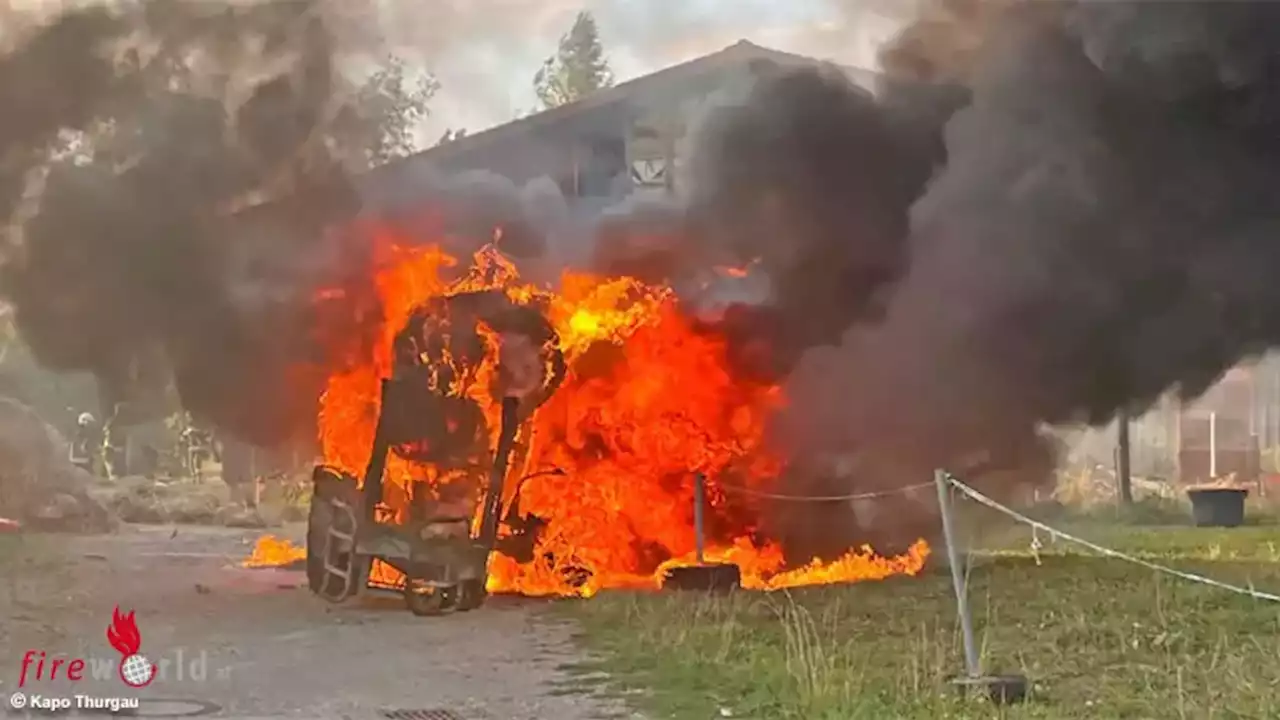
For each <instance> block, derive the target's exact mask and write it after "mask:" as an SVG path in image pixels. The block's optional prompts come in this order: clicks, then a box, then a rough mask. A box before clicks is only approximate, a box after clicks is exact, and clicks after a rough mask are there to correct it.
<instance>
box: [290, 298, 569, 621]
mask: <svg viewBox="0 0 1280 720" xmlns="http://www.w3.org/2000/svg"><path fill="white" fill-rule="evenodd" d="M565 372H566V366H565V360H564V355H563V353H562V352H561V349H560V340H559V337H558V336H557V334H556V332H555V330H554V328H553V327H552V326H551V325H550V323H549V322H547V320H546V318H545V317H544V316H543V314H542V313H541V312H540V310H539V309H538V308H536V307H531V306H528V305H522V304H519V303H517V302H515V301H513V300H512V299H511V298H510V297H509V296H508V295H507V294H506V293H505V292H503V291H501V290H485V291H477V292H465V293H458V294H454V295H447V296H442V297H436V298H432V299H431V300H429V301H428V302H426V303H424V304H423V305H421V306H419V307H418V308H417V309H416V310H415V311H414V312H413V313H412V315H411V316H410V318H409V320H408V322H407V323H406V325H405V326H404V328H403V329H402V330H401V331H400V332H399V333H398V334H397V335H396V337H395V339H394V342H393V348H392V362H391V369H390V373H389V375H390V377H386V378H384V379H383V380H382V386H381V399H380V404H379V406H378V418H377V424H376V430H375V431H374V437H373V442H372V448H371V452H370V455H369V460H368V464H367V466H366V467H365V470H364V476H363V478H360V479H357V478H356V477H353V476H352V475H351V474H350V473H347V472H344V471H342V470H340V469H337V468H334V467H331V466H326V465H321V466H318V467H317V468H316V469H315V473H314V475H313V485H314V487H313V495H312V501H311V510H310V515H309V517H308V528H307V557H306V564H307V575H308V581H309V585H310V588H311V590H312V592H314V593H315V594H316V595H319V596H320V597H322V598H324V599H325V600H328V601H331V602H335V603H339V602H344V601H346V600H348V599H350V598H352V597H355V596H357V595H359V594H361V593H363V592H365V591H367V590H374V591H383V592H386V591H390V592H399V593H402V594H403V596H404V599H405V602H406V604H407V606H408V608H409V610H410V611H412V612H413V613H414V614H416V615H438V614H442V613H446V612H451V611H453V610H471V609H474V608H477V607H479V606H480V605H481V604H482V603H483V602H484V600H485V598H486V596H487V592H486V587H485V586H486V581H487V579H488V565H489V557H490V554H491V553H492V552H494V551H496V552H500V553H503V554H505V555H508V556H511V557H513V558H515V559H516V560H517V561H518V562H528V561H529V560H530V559H531V558H532V557H533V548H534V543H535V542H536V540H537V536H538V532H539V530H540V529H541V528H542V527H543V526H544V525H545V523H544V522H543V521H541V520H540V519H539V518H537V517H535V516H532V515H529V516H524V517H522V516H521V515H520V510H519V495H520V489H521V488H520V484H519V483H517V484H516V486H515V487H513V488H511V489H510V491H506V486H507V483H506V477H507V474H508V467H509V466H511V464H512V463H511V456H512V455H513V451H515V452H516V454H519V453H523V452H527V450H528V447H527V443H524V447H517V437H518V436H519V435H520V430H521V427H522V425H524V424H525V423H526V422H527V421H528V420H529V419H530V418H531V417H532V415H533V412H534V411H535V410H536V409H537V408H538V407H539V406H541V405H542V404H543V403H544V402H545V401H546V400H547V399H548V398H549V397H550V396H551V394H552V393H553V392H554V391H555V390H556V389H557V388H558V387H559V385H560V384H561V382H563V380H564V377H565ZM495 425H496V426H497V434H496V443H495V442H494V440H495V436H494V433H493V431H492V428H493V427H494V426H495ZM391 463H394V464H396V466H397V470H398V471H403V470H404V469H406V468H409V469H410V472H409V473H408V479H407V480H404V481H400V479H399V478H403V477H404V475H403V474H402V475H400V476H399V478H398V481H397V482H396V483H388V482H387V481H386V480H387V477H388V470H389V464H391ZM516 464H517V466H518V465H519V463H518V462H517V463H516ZM482 478H487V482H483V483H481V482H480V480H481V479H482ZM391 492H401V493H403V494H404V495H405V496H404V497H403V498H401V499H402V500H403V502H397V503H392V502H388V497H389V493H391Z"/></svg>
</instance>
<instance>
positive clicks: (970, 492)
mask: <svg viewBox="0 0 1280 720" xmlns="http://www.w3.org/2000/svg"><path fill="white" fill-rule="evenodd" d="M947 482H949V483H951V485H952V486H953V487H955V488H956V489H957V490H959V491H960V492H962V493H964V494H965V495H966V496H968V498H969V499H970V500H973V501H974V502H977V503H979V504H981V505H985V506H987V507H989V508H991V509H992V510H995V511H997V512H1001V513H1004V514H1005V515H1008V516H1009V517H1011V518H1013V519H1015V520H1018V521H1019V522H1023V523H1026V524H1027V525H1030V526H1031V527H1033V528H1037V529H1039V530H1043V531H1044V532H1046V533H1049V535H1050V537H1061V538H1064V539H1066V540H1070V541H1071V542H1074V543H1076V544H1079V545H1083V546H1084V547H1087V548H1089V549H1090V550H1092V551H1094V552H1096V553H1098V554H1100V555H1105V556H1107V557H1110V558H1115V559H1117V560H1124V561H1126V562H1131V563H1134V564H1135V565H1141V566H1142V567H1145V568H1147V569H1148V570H1154V571H1156V572H1161V573H1165V574H1166V575H1172V576H1174V577H1179V578H1182V579H1183V580H1190V581H1192V582H1197V583H1202V584H1204V585H1212V586H1213V587H1216V588H1220V589H1222V590H1228V591H1230V592H1233V593H1237V594H1240V595H1247V596H1249V597H1251V598H1254V599H1257V600H1270V601H1271V602H1280V595H1272V594H1271V593H1265V592H1261V591H1259V590H1254V589H1252V588H1243V587H1237V586H1235V585H1229V584H1227V583H1224V582H1222V581H1220V580H1214V579H1213V578H1207V577H1204V576H1203V575H1196V574H1194V573H1189V572H1183V571H1181V570H1174V569H1173V568H1171V567H1165V566H1164V565H1159V564H1156V563H1153V562H1150V561H1148V560H1143V559H1142V558H1137V557H1133V556H1132V555H1126V554H1124V553H1122V552H1120V551H1118V550H1112V549H1111V548H1107V547H1103V546H1101V545H1098V544H1096V543H1091V542H1089V541H1088V540H1085V539H1083V538H1078V537H1075V536H1074V535H1070V534H1068V533H1065V532H1062V531H1061V530H1058V529H1056V528H1052V527H1049V526H1048V525H1045V524H1044V523H1042V522H1040V521H1038V520H1032V519H1031V518H1029V517H1027V516H1026V515H1023V514H1022V513H1020V512H1018V511H1016V510H1011V509H1009V508H1007V507H1005V506H1004V505H1001V504H1000V503H998V502H996V501H995V500H992V499H991V498H989V497H987V496H986V495H983V494H982V493H980V492H978V491H977V490H974V489H973V488H971V487H969V486H968V485H965V484H964V483H962V482H960V481H959V480H957V479H956V478H955V477H952V476H951V475H950V474H948V475H947Z"/></svg>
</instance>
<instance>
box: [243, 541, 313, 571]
mask: <svg viewBox="0 0 1280 720" xmlns="http://www.w3.org/2000/svg"><path fill="white" fill-rule="evenodd" d="M306 557H307V549H306V548H301V547H298V546H297V545H294V544H293V543H292V542H290V541H289V540H287V539H285V538H282V537H277V536H275V535H263V536H262V537H260V538H258V541H257V542H255V543H254V544H253V552H252V553H250V554H249V557H248V558H246V559H245V560H244V562H242V563H241V565H242V566H243V567H251V568H261V567H278V566H280V565H288V564H290V563H294V562H297V561H299V560H302V559H304V558H306Z"/></svg>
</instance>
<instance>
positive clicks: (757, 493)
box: [715, 482, 933, 502]
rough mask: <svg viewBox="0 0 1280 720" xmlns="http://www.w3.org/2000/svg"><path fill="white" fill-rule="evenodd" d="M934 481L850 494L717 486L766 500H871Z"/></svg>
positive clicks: (920, 486) (915, 488)
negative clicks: (770, 490) (787, 492)
mask: <svg viewBox="0 0 1280 720" xmlns="http://www.w3.org/2000/svg"><path fill="white" fill-rule="evenodd" d="M932 485H933V483H931V482H926V483H916V484H915V485H907V486H905V487H900V488H892V489H889V490H877V491H874V492H864V493H852V494H849V495H785V494H782V493H771V492H765V491H763V490H754V489H752V488H749V487H744V486H742V485H726V484H724V483H716V484H715V487H718V488H720V489H721V490H724V491H726V492H734V493H738V494H740V495H749V496H751V497H758V498H764V499H766V500H789V501H792V502H843V501H851V500H871V499H874V498H882V497H890V496H892V495H905V494H907V493H910V492H914V491H916V490H921V489H923V488H927V487H931V486H932Z"/></svg>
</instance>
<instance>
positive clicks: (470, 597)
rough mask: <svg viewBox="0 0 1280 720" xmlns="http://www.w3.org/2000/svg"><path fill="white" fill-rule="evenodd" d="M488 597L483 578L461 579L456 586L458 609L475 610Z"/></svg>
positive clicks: (464, 610)
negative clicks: (460, 582)
mask: <svg viewBox="0 0 1280 720" xmlns="http://www.w3.org/2000/svg"><path fill="white" fill-rule="evenodd" d="M488 597H489V591H488V590H486V589H485V587H484V581H483V580H463V581H462V584H460V585H459V586H458V611H459V612H466V611H468V610H475V609H476V608H478V607H480V606H481V605H483V604H484V601H485V599H486V598H488Z"/></svg>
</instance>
